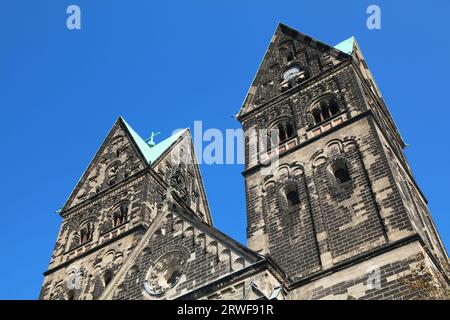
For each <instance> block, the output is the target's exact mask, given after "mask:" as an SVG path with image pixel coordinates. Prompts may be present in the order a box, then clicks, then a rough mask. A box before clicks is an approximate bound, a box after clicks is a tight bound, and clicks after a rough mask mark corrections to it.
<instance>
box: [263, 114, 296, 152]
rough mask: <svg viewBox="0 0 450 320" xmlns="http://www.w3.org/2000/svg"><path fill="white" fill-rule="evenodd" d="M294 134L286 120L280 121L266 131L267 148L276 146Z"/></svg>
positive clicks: (292, 128)
mask: <svg viewBox="0 0 450 320" xmlns="http://www.w3.org/2000/svg"><path fill="white" fill-rule="evenodd" d="M294 135H295V131H294V127H293V126H292V124H291V123H290V122H288V121H285V122H280V123H278V124H277V125H275V126H273V127H272V129H270V130H269V132H268V141H267V144H268V149H269V150H270V148H271V147H276V146H278V145H279V144H280V143H283V142H286V141H287V140H289V139H291V138H293V137H294Z"/></svg>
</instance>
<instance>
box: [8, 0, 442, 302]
mask: <svg viewBox="0 0 450 320" xmlns="http://www.w3.org/2000/svg"><path fill="white" fill-rule="evenodd" d="M429 3H430V2H424V1H421V2H419V1H370V2H369V1H299V0H295V1H282V0H278V1H269V0H257V1H256V0H255V1H250V0H247V1H231V0H227V1H197V0H195V1H194V0H193V1H143V0H141V1H138V0H120V1H119V0H108V1H106V0H103V1H101V0H96V1H93V0H89V1H85V0H71V1H65V0H58V1H54V0H40V1H31V0H30V1H23V0H4V1H2V2H1V5H0V8H1V10H0V39H1V50H0V88H1V89H0V107H1V115H2V125H1V126H0V134H1V137H2V156H1V157H0V164H1V167H2V168H3V173H2V178H3V179H2V184H1V186H0V188H1V192H0V195H1V203H2V206H3V208H2V212H1V214H2V223H1V225H0V240H1V243H2V255H1V257H0V299H7V298H9V299H17V298H22V299H35V298H36V297H37V296H38V293H39V289H40V286H41V283H42V279H43V277H42V272H43V271H45V270H46V268H47V266H48V262H49V258H50V255H51V252H52V249H53V246H54V242H55V240H56V235H57V232H58V229H59V225H60V222H61V220H60V218H59V217H58V215H57V214H55V213H54V212H55V210H57V209H59V208H60V207H61V206H62V205H63V203H64V201H65V200H66V198H67V197H68V196H69V194H70V192H71V190H72V188H73V187H74V186H75V184H76V182H77V181H78V179H79V177H80V176H81V174H82V173H83V171H84V169H85V168H86V166H87V165H88V163H89V161H90V159H91V158H92V157H93V155H94V154H95V152H96V150H97V148H98V147H99V145H100V144H101V142H102V141H103V139H104V137H105V136H106V134H107V132H108V131H109V129H110V127H111V126H112V125H113V123H114V121H115V120H116V118H117V117H118V115H122V116H123V117H124V118H125V119H126V120H127V122H128V123H129V124H131V125H132V126H133V128H134V129H135V130H136V131H137V132H138V133H140V134H141V135H142V136H149V134H150V132H151V131H161V132H162V134H161V136H160V137H159V138H163V137H166V136H168V135H170V133H171V132H172V131H173V129H175V128H181V127H191V128H192V127H193V123H194V121H195V120H201V121H203V127H204V128H218V129H221V130H225V129H226V128H239V123H238V122H237V121H236V120H235V119H233V118H232V117H231V115H233V114H236V113H237V111H238V110H239V108H240V105H241V103H242V101H243V99H244V97H245V94H246V92H247V89H248V87H249V86H250V83H251V81H252V79H253V76H254V74H255V72H256V70H257V68H258V66H259V63H260V61H261V58H262V56H263V54H264V52H265V49H266V47H267V45H268V43H269V41H270V38H271V36H272V33H273V31H274V30H275V28H276V25H277V23H278V22H283V23H285V24H287V25H289V26H291V27H293V28H295V29H298V30H300V31H302V32H304V33H306V34H309V35H310V36H312V37H314V38H316V39H319V40H321V41H323V42H326V43H329V44H333V45H334V44H336V43H338V42H340V41H342V40H344V39H346V38H348V37H349V36H351V35H354V36H355V37H356V39H357V41H358V42H359V45H360V47H361V49H362V51H363V53H364V55H365V57H366V59H367V62H368V64H369V67H370V68H371V71H372V73H373V74H374V76H375V79H376V81H377V83H378V85H379V87H380V89H381V91H382V93H383V95H384V97H385V100H386V102H387V104H388V106H389V107H390V110H391V112H392V115H393V117H394V120H395V121H396V122H397V124H398V127H399V129H400V132H401V133H402V136H403V137H404V139H405V141H406V142H407V143H408V144H410V145H411V147H409V148H408V149H407V150H406V154H407V157H408V159H409V162H410V165H411V167H412V169H413V172H414V174H415V177H416V179H417V181H418V183H419V185H420V186H421V188H422V190H423V192H424V193H425V195H426V196H427V198H428V200H429V202H430V208H431V211H432V213H433V217H434V219H435V221H436V224H437V227H438V229H439V232H440V234H441V236H442V238H443V240H444V243H445V244H446V246H447V247H448V246H449V245H450V228H449V227H450V218H449V215H448V213H449V205H448V201H447V200H448V199H447V197H448V190H449V187H448V183H447V182H448V181H450V170H448V168H447V165H448V159H449V156H450V151H449V142H448V141H449V134H448V132H447V129H448V123H447V122H448V119H450V108H449V106H450V104H449V100H450V95H449V94H448V90H449V89H450V86H449V84H450V78H449V77H448V75H449V74H450V64H449V63H448V60H447V59H448V58H450V52H449V51H450V42H449V41H448V30H450V22H449V21H450V20H449V19H448V15H449V14H450V2H448V1H444V0H443V1H433V2H432V3H433V4H432V5H430V4H429ZM70 4H77V5H79V6H80V7H81V11H82V30H81V31H69V30H68V29H67V28H66V17H67V15H66V13H65V12H66V8H67V7H68V6H69V5H70ZM370 4H377V5H379V6H380V7H381V12H382V29H381V30H369V29H367V27H366V19H367V16H368V15H367V14H366V8H367V7H368V5H370ZM201 170H202V173H203V177H204V181H205V185H206V190H207V193H208V198H209V202H210V206H211V210H212V214H213V218H214V221H215V225H216V226H217V227H218V228H220V229H221V230H222V231H224V232H225V233H227V234H228V235H230V236H232V237H234V238H236V239H237V240H239V241H240V242H243V243H245V224H246V217H245V193H244V180H243V178H242V176H241V174H240V173H241V171H242V170H243V167H242V166H240V165H217V166H206V165H203V166H202V167H201Z"/></svg>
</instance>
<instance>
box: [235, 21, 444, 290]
mask: <svg viewBox="0 0 450 320" xmlns="http://www.w3.org/2000/svg"><path fill="white" fill-rule="evenodd" d="M238 119H239V121H240V122H241V123H242V126H243V129H244V132H245V137H246V139H245V155H246V156H245V160H246V168H245V171H244V173H243V175H244V177H245V185H246V196H247V223H248V224H247V238H248V246H249V248H250V249H252V250H255V251H256V252H258V253H261V254H268V255H270V256H271V257H272V258H273V259H274V260H275V261H276V262H277V263H278V264H279V265H280V266H281V268H283V270H285V271H286V273H287V274H288V276H289V277H290V278H291V279H292V281H293V283H294V284H295V283H296V282H297V283H300V282H301V281H306V280H305V279H310V278H311V277H314V275H318V274H323V273H325V272H327V271H333V270H337V269H338V268H341V267H343V266H345V265H348V264H354V263H357V262H358V261H360V260H361V259H368V257H373V256H375V255H379V254H381V252H386V251H389V250H394V249H393V248H399V247H400V248H402V246H404V247H403V248H406V246H407V244H410V243H411V242H412V241H417V243H420V248H422V249H423V248H426V249H425V252H426V254H425V255H426V256H427V257H428V258H429V259H430V261H433V268H435V269H440V270H442V266H443V265H444V264H446V263H447V254H446V252H445V249H444V247H443V245H442V242H441V240H440V238H439V235H438V233H437V231H436V228H435V226H434V223H433V221H432V219H431V216H430V214H429V211H428V209H427V200H426V199H425V197H424V195H423V194H422V193H421V191H420V189H419V187H418V186H417V184H416V182H415V180H414V178H413V176H412V173H411V170H410V168H409V166H408V164H407V162H406V159H405V156H404V154H403V150H402V149H403V147H404V146H405V144H404V142H403V140H402V138H401V136H400V134H399V132H398V130H397V127H396V125H395V123H394V121H393V119H392V117H391V116H390V113H389V110H388V108H387V107H386V105H385V103H384V100H383V98H382V96H381V94H380V92H379V90H378V88H377V86H376V84H375V82H374V80H373V77H372V76H371V73H370V71H369V70H368V67H367V64H366V62H365V60H364V58H363V56H362V54H361V51H360V49H359V47H358V45H357V43H356V41H355V39H354V38H350V39H348V40H346V41H344V42H342V43H340V44H339V45H337V46H335V47H332V46H329V45H326V44H324V43H322V42H319V41H317V40H314V39H312V38H311V37H309V36H307V35H304V34H302V33H300V32H298V31H295V30H293V29H291V28H289V27H287V26H285V25H282V24H280V25H279V26H278V28H277V30H276V31H275V34H274V35H273V37H272V39H271V42H270V45H269V47H268V49H267V51H266V53H265V56H264V58H263V61H262V63H261V66H260V69H259V70H258V72H257V74H256V76H255V79H254V81H253V83H252V85H251V87H250V90H249V92H248V94H247V97H246V99H245V101H244V104H243V106H242V108H241V110H240V112H239V114H238ZM422 249H417V250H419V251H421V252H422ZM402 250H403V249H402ZM405 250H406V249H404V250H403V251H402V252H406V251H405ZM294 286H295V285H294Z"/></svg>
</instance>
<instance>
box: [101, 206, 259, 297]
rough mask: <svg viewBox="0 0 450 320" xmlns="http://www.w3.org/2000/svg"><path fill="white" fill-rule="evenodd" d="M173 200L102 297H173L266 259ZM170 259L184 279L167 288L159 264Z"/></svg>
mask: <svg viewBox="0 0 450 320" xmlns="http://www.w3.org/2000/svg"><path fill="white" fill-rule="evenodd" d="M170 198H171V197H170ZM171 203H172V204H171V205H168V204H167V203H166V205H165V208H164V209H163V211H164V214H161V215H160V216H159V217H158V220H155V223H154V224H152V226H151V227H150V228H149V229H148V230H147V231H146V233H145V235H144V236H143V238H142V239H141V241H140V242H139V243H138V245H137V246H136V247H135V249H134V251H133V252H132V253H131V254H130V255H129V257H128V258H127V260H126V261H125V262H124V263H123V265H122V268H121V269H120V270H119V271H118V273H117V274H116V276H115V277H114V278H113V280H112V281H111V283H110V284H109V286H108V287H107V288H106V289H105V291H104V292H103V294H102V296H101V299H108V300H109V299H128V295H132V296H133V297H134V299H161V298H162V299H173V298H176V297H177V296H182V295H184V294H186V293H187V292H189V291H191V290H195V289H196V288H199V287H201V286H204V285H205V284H207V283H211V282H213V281H215V280H218V279H220V278H223V277H225V276H229V275H231V274H233V273H235V272H239V271H241V270H243V269H244V268H249V267H251V266H252V265H254V264H256V263H258V262H260V261H261V260H263V259H264V258H263V257H262V256H260V255H258V254H256V253H255V252H253V251H251V250H249V249H248V248H246V247H244V246H243V245H241V244H239V243H238V242H236V241H235V240H233V239H231V238H230V237H228V236H226V235H225V234H223V233H222V232H220V231H219V230H217V229H215V228H213V227H211V226H209V225H207V224H205V223H203V222H201V221H200V220H199V219H196V218H195V217H194V216H193V215H192V214H191V213H190V212H188V211H186V210H184V209H181V208H180V207H178V206H177V207H175V206H174V205H173V202H171ZM171 259H172V260H173V263H179V266H178V267H179V268H180V270H179V275H178V277H179V279H177V282H176V285H174V286H173V287H171V288H167V290H164V287H166V286H167V283H164V282H167V278H168V277H167V275H166V274H165V273H164V272H160V271H161V270H159V269H160V268H166V267H167V266H166V265H170V264H171V263H172V262H171ZM160 264H161V266H160ZM170 267H171V266H169V268H170ZM165 270H167V269H165ZM163 271H164V270H163ZM136 272H138V273H140V274H143V275H146V279H145V282H146V283H143V282H142V281H140V282H136V280H133V279H134V278H133V277H132V275H133V274H136ZM199 272H201V276H199ZM164 277H165V278H164Z"/></svg>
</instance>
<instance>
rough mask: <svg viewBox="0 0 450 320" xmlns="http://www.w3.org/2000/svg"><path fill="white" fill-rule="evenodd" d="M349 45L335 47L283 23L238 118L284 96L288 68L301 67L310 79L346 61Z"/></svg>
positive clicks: (275, 35) (274, 37) (276, 31)
mask: <svg viewBox="0 0 450 320" xmlns="http://www.w3.org/2000/svg"><path fill="white" fill-rule="evenodd" d="M348 45H349V43H348V42H347V43H345V44H343V45H340V46H339V47H338V48H335V47H332V46H330V45H328V44H325V43H323V42H320V41H318V40H316V39H313V38H311V37H309V36H307V35H305V34H303V33H301V32H299V31H297V30H294V29H292V28H290V27H288V26H286V25H284V24H281V23H280V24H279V25H278V27H277V29H276V30H275V33H274V35H273V36H272V39H271V42H270V44H269V47H268V48H267V51H266V53H265V55H264V58H263V60H262V62H261V64H260V66H259V68H258V71H257V72H256V75H255V78H254V80H253V82H252V85H251V87H250V89H249V91H248V93H247V96H246V98H245V100H244V103H243V105H242V107H241V109H240V111H239V113H238V115H237V117H238V118H242V116H243V115H245V114H246V113H248V112H250V111H252V110H254V109H256V108H257V107H258V106H259V105H262V104H264V103H265V102H267V101H270V100H271V99H273V98H275V97H277V96H279V95H281V94H282V92H283V88H284V87H283V81H284V79H283V73H284V72H285V71H286V70H287V69H288V68H290V67H292V66H294V65H298V66H299V67H300V68H301V69H302V70H304V71H305V72H306V74H307V77H306V78H310V77H312V76H315V75H316V74H318V73H320V72H323V71H324V70H325V69H327V68H330V67H331V66H333V65H335V64H337V63H339V62H341V61H343V60H345V59H347V58H348V56H349V55H348V54H347V53H346V52H345V50H347V49H348ZM342 49H344V50H342Z"/></svg>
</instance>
